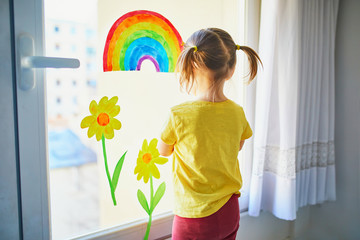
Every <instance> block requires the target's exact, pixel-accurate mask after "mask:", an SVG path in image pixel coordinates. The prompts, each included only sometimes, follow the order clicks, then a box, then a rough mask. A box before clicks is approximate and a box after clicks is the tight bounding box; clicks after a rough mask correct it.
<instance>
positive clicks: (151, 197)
mask: <svg viewBox="0 0 360 240" xmlns="http://www.w3.org/2000/svg"><path fill="white" fill-rule="evenodd" d="M153 201H154V185H153V178H152V176H151V174H150V215H151V214H152V212H153V211H154V209H152V208H153Z"/></svg>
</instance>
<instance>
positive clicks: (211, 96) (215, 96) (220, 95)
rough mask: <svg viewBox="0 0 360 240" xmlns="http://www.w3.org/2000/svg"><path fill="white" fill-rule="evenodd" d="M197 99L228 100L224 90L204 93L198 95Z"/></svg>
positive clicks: (209, 100) (208, 100)
mask: <svg viewBox="0 0 360 240" xmlns="http://www.w3.org/2000/svg"><path fill="white" fill-rule="evenodd" d="M196 98H197V100H200V101H206V102H223V101H226V100H228V98H227V97H226V96H225V94H224V93H223V92H220V93H210V92H206V93H202V94H197V95H196Z"/></svg>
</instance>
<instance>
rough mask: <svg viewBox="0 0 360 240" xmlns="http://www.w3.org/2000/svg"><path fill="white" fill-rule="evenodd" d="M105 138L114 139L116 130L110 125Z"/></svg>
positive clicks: (107, 127) (106, 129)
mask: <svg viewBox="0 0 360 240" xmlns="http://www.w3.org/2000/svg"><path fill="white" fill-rule="evenodd" d="M104 136H105V138H107V139H112V138H113V137H114V129H113V128H112V127H111V126H110V125H107V126H106V127H105V128H104Z"/></svg>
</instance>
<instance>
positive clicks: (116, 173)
mask: <svg viewBox="0 0 360 240" xmlns="http://www.w3.org/2000/svg"><path fill="white" fill-rule="evenodd" d="M126 153H127V151H126V152H125V153H124V154H123V155H122V156H121V158H120V160H119V161H118V162H117V164H116V167H115V170H114V174H113V177H112V179H111V185H112V186H113V189H114V191H115V189H116V186H117V184H118V181H119V176H120V172H121V169H122V166H123V163H124V159H125V155H126Z"/></svg>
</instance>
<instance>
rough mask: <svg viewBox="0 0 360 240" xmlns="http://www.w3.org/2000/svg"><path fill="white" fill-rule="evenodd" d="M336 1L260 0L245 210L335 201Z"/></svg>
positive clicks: (290, 212) (284, 210) (285, 215)
mask: <svg viewBox="0 0 360 240" xmlns="http://www.w3.org/2000/svg"><path fill="white" fill-rule="evenodd" d="M337 9H338V0H317V1H312V0H291V1H288V0H267V1H262V6H261V23H260V41H259V54H260V57H261V58H262V61H263V64H264V70H263V71H261V72H260V73H259V76H258V80H257V86H256V109H255V127H254V130H255V131H254V153H253V156H254V157H253V171H252V178H251V185H250V200H249V201H250V203H249V214H250V215H251V216H258V215H259V212H260V210H262V209H263V210H266V211H270V212H272V213H273V214H274V215H275V216H276V217H278V218H281V219H285V220H294V219H295V218H296V211H297V209H298V208H299V207H302V206H306V205H308V204H317V203H322V202H324V201H327V200H335V158H334V155H335V154H334V114H335V113H334V108H335V104H334V97H335V96H334V93H335V91H334V78H335V73H334V52H335V30H336V17H337Z"/></svg>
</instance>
